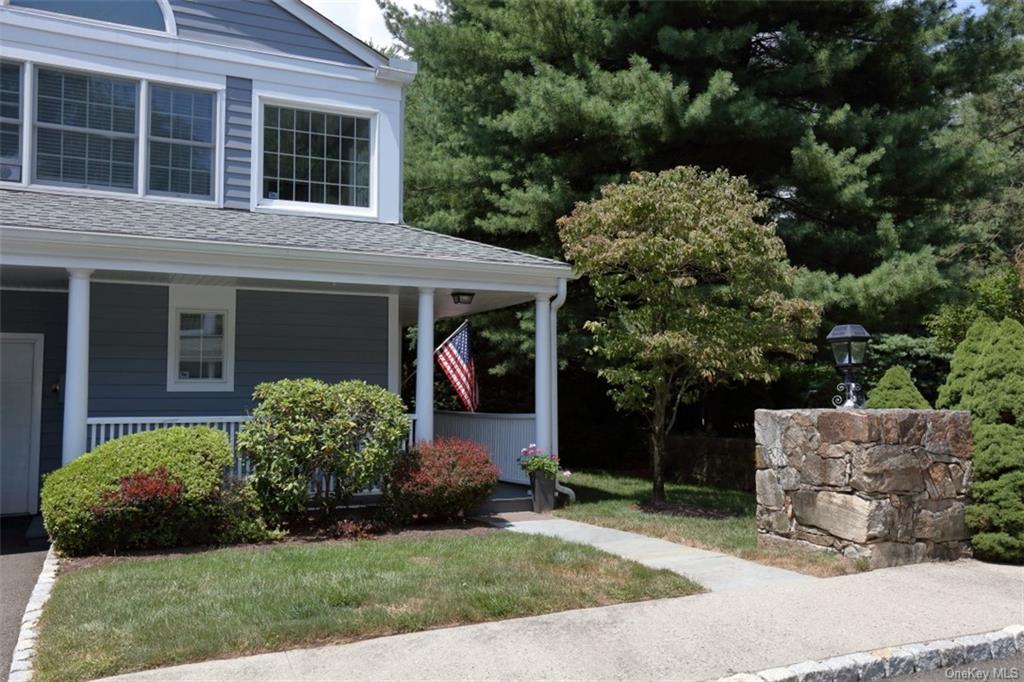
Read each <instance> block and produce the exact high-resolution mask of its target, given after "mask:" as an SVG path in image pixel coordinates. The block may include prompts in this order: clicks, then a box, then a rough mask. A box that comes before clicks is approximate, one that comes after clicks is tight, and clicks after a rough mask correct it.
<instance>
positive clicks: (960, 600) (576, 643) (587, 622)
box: [123, 561, 1024, 682]
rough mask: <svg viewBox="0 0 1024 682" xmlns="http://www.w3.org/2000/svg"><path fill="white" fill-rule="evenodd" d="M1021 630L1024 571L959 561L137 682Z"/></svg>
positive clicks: (615, 673) (782, 647) (815, 652)
mask: <svg viewBox="0 0 1024 682" xmlns="http://www.w3.org/2000/svg"><path fill="white" fill-rule="evenodd" d="M510 579H512V578H511V577H510ZM1016 623H1024V570H1022V569H1021V568H1020V567H1014V566H997V565H993V564H984V563H980V562H977V561H958V562H956V563H945V564H920V565H917V566H904V567H901V568H889V569H883V570H878V571H872V572H870V573H862V574H858V575H849V576H842V577H838V578H828V579H824V580H811V581H806V582H785V583H775V584H768V585H762V586H758V587H750V588H747V589H736V590H730V591H725V592H710V593H706V594H699V595H695V596H692V597H683V598H679V599H663V600H658V601H649V602H640V603H636V604H620V605H617V606H607V607H604V608H595V609H583V610H579V611H564V612H562V613H553V614H549V615H546V616H535V617H531V618H519V619H515V620H507V621H501V622H495V623H482V624H479V625H468V626H464V627H457V628H449V629H444V630H432V631H429V632H418V633H412V634H407V635H398V636H395V637H383V638H380V639H374V640H367V641H364V642H356V643H353V644H345V645H335V646H326V647H320V648H317V649H299V650H293V651H287V652H280V653H275V654H263V655H259V656H247V657H244V658H237V659H231V660H220V661H209V662H205V663H197V664H192V665H185V666H178V667H175V668H164V669H161V670H154V671H150V672H148V673H137V674H133V675H126V676H124V678H123V679H125V680H161V681H164V682H172V681H184V680H196V681H202V682H214V681H217V680H239V681H242V680H253V679H274V680H514V679H517V680H556V679H557V680H707V679H715V678H718V677H720V676H724V675H729V674H732V673H735V672H746V671H751V670H762V669H764V668H771V667H776V666H782V665H789V664H793V663H797V662H800V661H805V660H808V659H822V658H829V657H832V656H838V655H841V654H847V653H853V652H857V651H870V650H873V649H879V648H883V647H887V646H894V645H899V644H908V643H912V642H920V641H930V640H934V639H943V638H947V637H959V636H962V635H967V634H976V633H982V632H991V631H993V630H999V629H1002V628H1004V627H1006V626H1007V625H1011V624H1016Z"/></svg>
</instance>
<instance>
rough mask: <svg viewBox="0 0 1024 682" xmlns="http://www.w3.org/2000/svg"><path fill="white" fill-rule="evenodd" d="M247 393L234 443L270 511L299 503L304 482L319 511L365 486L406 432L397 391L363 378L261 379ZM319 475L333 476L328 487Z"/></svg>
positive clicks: (293, 508)
mask: <svg viewBox="0 0 1024 682" xmlns="http://www.w3.org/2000/svg"><path fill="white" fill-rule="evenodd" d="M253 398H254V399H255V400H256V401H257V405H256V408H255V409H254V410H253V413H252V420H251V421H249V422H248V423H247V424H246V425H245V427H244V428H243V430H242V432H241V433H240V434H239V436H238V447H239V449H240V450H241V451H242V452H243V454H245V456H247V457H248V458H249V460H250V461H251V462H252V467H253V468H252V481H253V486H254V488H255V490H256V492H257V493H258V495H259V497H260V500H261V501H262V503H263V505H264V507H265V509H266V510H267V511H268V512H269V513H271V514H273V515H275V516H279V515H281V514H285V513H291V512H299V511H302V510H304V509H305V508H306V505H307V504H308V502H309V488H310V485H312V486H313V488H314V490H315V491H316V502H317V503H318V504H319V505H320V508H321V509H323V510H326V511H330V510H333V509H334V508H335V506H337V504H339V503H340V502H342V501H344V500H345V499H347V498H348V497H350V496H351V495H353V494H355V493H357V492H359V491H360V490H364V489H366V488H368V487H370V486H371V485H373V484H374V483H375V482H376V481H377V480H379V479H381V478H382V477H383V476H384V475H385V474H387V473H388V471H390V469H391V467H392V465H393V464H394V461H395V458H396V457H397V456H398V454H399V452H400V450H401V445H402V441H403V440H404V439H405V437H406V436H407V435H408V432H409V422H408V418H407V417H406V415H405V406H404V405H403V404H402V400H401V398H399V397H398V396H396V395H394V394H392V393H390V392H388V391H387V390H385V389H383V388H380V387H378V386H371V385H370V384H367V383H366V382H363V381H343V382H341V383H338V384H327V383H324V382H322V381H317V380H315V379H285V380H282V381H275V382H271V383H264V384H260V385H259V386H257V387H256V390H255V392H254V393H253ZM325 475H326V476H333V477H334V480H335V481H336V485H335V487H334V489H333V490H331V491H328V490H326V489H324V487H323V486H322V481H323V480H324V476H325Z"/></svg>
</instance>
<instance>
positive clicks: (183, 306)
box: [167, 284, 235, 391]
mask: <svg viewBox="0 0 1024 682" xmlns="http://www.w3.org/2000/svg"><path fill="white" fill-rule="evenodd" d="M168 312H169V319H168V323H169V324H168V339H167V390H168V391H231V390H233V388H234V329H235V290H234V289H231V288H228V287H209V286H195V285H180V284H176V285H172V286H171V287H170V289H169V293H168Z"/></svg>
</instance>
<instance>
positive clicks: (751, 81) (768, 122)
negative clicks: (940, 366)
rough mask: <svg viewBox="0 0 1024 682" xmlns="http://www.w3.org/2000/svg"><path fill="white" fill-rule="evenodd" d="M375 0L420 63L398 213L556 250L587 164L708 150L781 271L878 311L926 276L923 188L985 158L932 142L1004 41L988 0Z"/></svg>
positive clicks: (935, 275) (958, 192) (596, 168)
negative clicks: (405, 3)
mask: <svg viewBox="0 0 1024 682" xmlns="http://www.w3.org/2000/svg"><path fill="white" fill-rule="evenodd" d="M384 4H385V8H386V16H387V19H388V22H389V27H390V28H391V29H392V31H393V32H394V33H395V34H396V35H397V36H398V37H399V38H400V39H401V40H402V41H403V42H404V44H405V45H406V47H407V50H408V53H409V55H410V56H411V57H412V58H413V59H415V60H417V62H418V63H419V65H420V74H419V76H418V77H417V79H416V81H415V82H414V83H413V85H412V86H411V87H410V92H409V98H408V128H409V134H408V144H407V157H406V158H407V174H406V185H407V201H406V213H407V218H408V219H409V220H410V221H412V222H414V223H416V224H419V225H422V226H424V227H428V228H431V229H436V230H441V231H445V232H456V233H460V234H464V235H467V236H470V237H477V238H484V239H486V240H487V241H498V242H501V243H504V244H506V245H509V246H515V247H520V248H526V249H528V250H531V251H536V252H541V253H544V254H547V255H560V253H559V244H558V241H557V238H556V235H555V220H556V218H557V217H558V216H560V215H563V214H565V213H567V212H568V210H569V209H570V207H571V206H572V205H573V203H574V202H575V201H578V200H585V199H587V198H589V197H591V196H593V195H594V194H596V192H597V189H598V188H599V187H600V186H601V185H603V184H605V183H606V182H609V181H615V180H621V179H623V178H625V177H626V175H627V173H628V172H630V171H632V170H654V171H657V170H662V169H666V168H671V167H675V166H677V165H679V164H684V163H685V164H696V165H699V166H701V167H703V168H705V169H708V170H714V169H716V168H725V169H727V170H728V171H729V172H730V173H732V174H734V175H744V176H746V177H747V178H748V179H749V181H750V182H751V183H752V184H753V185H754V186H755V188H756V189H757V190H758V191H759V193H760V194H761V196H763V197H766V198H769V199H770V200H771V201H772V204H773V211H774V216H775V218H776V219H777V221H778V224H779V231H780V234H781V235H782V236H783V238H784V240H785V241H786V243H787V247H788V250H789V254H790V258H791V260H792V261H793V262H794V263H796V264H797V265H801V266H805V267H806V268H807V272H806V275H805V277H804V281H803V283H802V285H801V289H800V291H801V293H802V294H804V295H808V294H813V295H815V296H816V297H817V298H818V299H819V300H821V301H822V302H824V303H826V304H831V305H832V307H833V308H837V309H840V310H846V311H849V310H853V311H855V312H857V313H861V315H860V317H859V319H866V318H865V317H864V315H865V314H871V315H876V316H879V317H880V318H881V319H880V320H879V321H878V324H875V325H874V326H875V327H878V328H879V329H880V330H881V329H882V328H883V327H884V328H888V329H895V328H900V327H906V326H908V325H913V324H914V323H916V322H917V321H919V320H920V317H921V315H922V314H923V313H924V312H926V311H927V310H928V309H929V308H930V307H931V306H932V305H933V304H934V303H935V302H936V301H937V298H938V296H940V295H941V293H942V290H943V288H944V286H945V285H946V281H945V279H944V278H943V276H942V274H941V273H940V268H939V265H940V259H939V255H938V253H937V251H936V249H938V248H942V247H945V246H946V245H947V244H949V243H951V241H952V240H953V236H954V235H953V232H952V228H951V223H950V221H949V220H948V215H946V214H945V209H946V207H948V206H950V205H954V204H959V203H963V202H965V201H967V200H968V199H971V198H973V197H976V196H981V195H983V194H984V193H985V192H986V191H987V190H988V189H989V183H990V181H991V180H992V179H993V174H992V173H990V172H988V171H989V170H990V169H989V168H988V166H986V164H984V163H983V162H982V161H981V160H979V159H978V158H977V157H978V154H980V153H982V152H980V151H979V150H978V148H977V147H976V146H973V145H969V144H944V141H945V139H946V138H945V137H944V136H945V135H946V131H947V129H948V127H949V125H950V122H951V121H952V120H953V114H954V105H955V102H956V101H957V100H958V99H959V98H962V97H964V96H965V95H966V94H967V93H970V92H977V93H984V92H987V91H989V90H990V89H991V87H992V85H993V83H994V82H995V81H996V79H997V78H999V77H1000V76H1001V74H1003V73H1005V72H1006V71H1007V70H1008V69H1009V68H1011V67H1013V66H1014V65H1016V64H1017V61H1018V59H1019V56H1020V55H1019V44H1017V43H1015V41H1014V36H1015V35H1017V34H1018V33H1019V31H1020V22H1021V11H1020V8H1019V7H1018V6H1017V5H1016V3H1014V2H1012V1H1010V0H994V1H993V2H990V4H989V6H988V10H987V12H985V13H984V14H983V15H982V16H981V17H972V16H970V15H968V14H958V13H956V12H955V10H954V7H953V3H952V2H951V1H949V0H907V1H906V2H900V3H892V2H885V1H884V0H870V1H866V2H859V1H858V2H832V1H824V0H822V1H820V2H814V1H804V0H800V1H788V0H779V1H773V2H764V1H763V0H737V1H731V2H716V1H713V0H708V1H704V2H686V3H674V2H654V3H631V2H620V1H608V2H596V1H594V0H572V1H569V0H567V1H565V2H549V1H547V0H505V1H503V2H493V1H492V0H445V1H443V2H442V4H441V9H440V10H439V11H437V12H432V13H421V14H409V13H407V12H404V11H403V10H401V9H400V8H398V7H397V6H396V5H393V4H388V3H387V2H385V3H384ZM574 298H576V299H577V302H579V301H580V299H579V297H574Z"/></svg>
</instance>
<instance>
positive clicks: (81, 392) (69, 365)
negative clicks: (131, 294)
mask: <svg viewBox="0 0 1024 682" xmlns="http://www.w3.org/2000/svg"><path fill="white" fill-rule="evenodd" d="M91 275H92V270H78V269H74V270H71V269H69V270H68V337H67V360H66V363H65V367H64V443H63V450H62V451H61V462H62V463H63V464H68V463H70V462H71V461H72V460H74V459H75V458H77V457H78V456H79V455H82V454H83V453H85V451H86V448H87V442H86V438H87V435H88V434H87V427H86V424H85V420H86V418H87V417H88V416H89V277H90V276H91Z"/></svg>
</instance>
